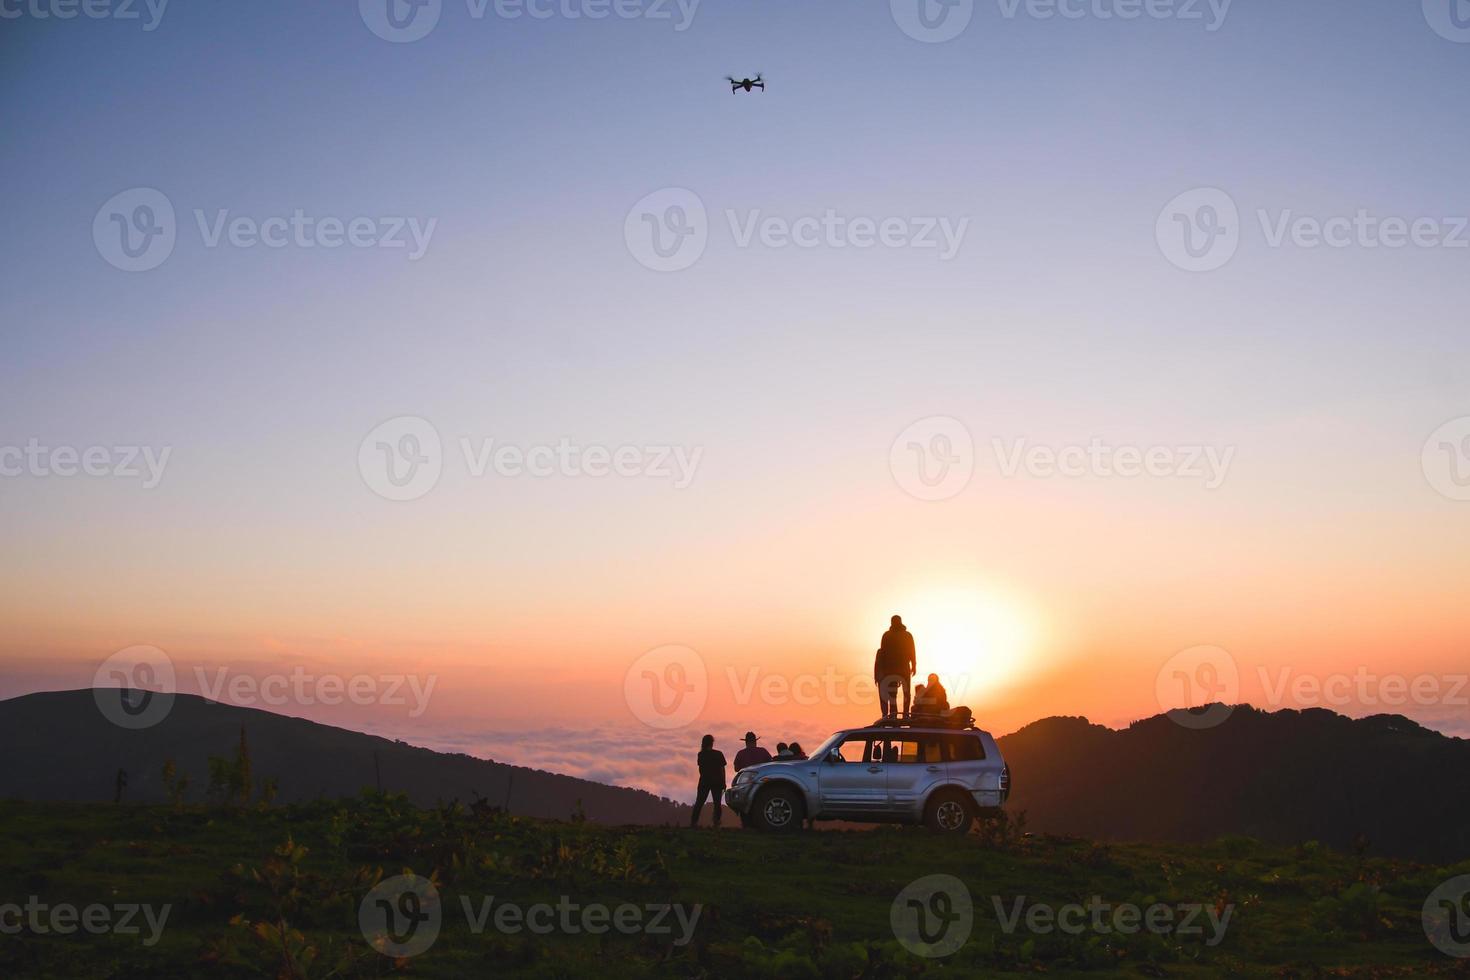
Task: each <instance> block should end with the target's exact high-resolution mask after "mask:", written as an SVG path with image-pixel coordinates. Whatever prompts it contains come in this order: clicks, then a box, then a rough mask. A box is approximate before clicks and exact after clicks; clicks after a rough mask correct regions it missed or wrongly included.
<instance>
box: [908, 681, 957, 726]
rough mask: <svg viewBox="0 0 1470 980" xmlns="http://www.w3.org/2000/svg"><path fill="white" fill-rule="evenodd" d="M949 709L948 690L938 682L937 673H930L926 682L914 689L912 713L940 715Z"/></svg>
mask: <svg viewBox="0 0 1470 980" xmlns="http://www.w3.org/2000/svg"><path fill="white" fill-rule="evenodd" d="M948 711H949V692H948V691H946V690H945V689H944V685H943V684H941V683H939V675H938V674H930V675H929V682H928V683H927V684H920V685H919V686H918V688H917V689H916V690H915V691H914V714H916V715H936V716H942V715H944V714H946V713H947V712H948Z"/></svg>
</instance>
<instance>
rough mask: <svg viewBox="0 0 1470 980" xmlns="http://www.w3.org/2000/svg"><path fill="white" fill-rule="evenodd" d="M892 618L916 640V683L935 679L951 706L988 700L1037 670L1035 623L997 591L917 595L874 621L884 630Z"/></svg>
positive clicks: (1028, 613)
mask: <svg viewBox="0 0 1470 980" xmlns="http://www.w3.org/2000/svg"><path fill="white" fill-rule="evenodd" d="M893 613H897V614H898V615H900V616H902V617H903V622H904V625H905V626H907V627H908V628H909V629H910V630H911V631H912V632H913V634H914V643H915V648H916V650H917V653H918V658H917V659H918V675H917V676H916V677H915V682H916V683H923V680H924V678H926V677H927V676H928V675H929V674H938V675H939V678H940V680H941V681H942V682H943V684H944V686H945V688H946V689H947V690H948V692H949V700H950V703H952V704H964V703H966V701H979V700H981V699H984V698H989V697H992V696H994V695H995V694H996V693H997V692H999V691H1002V690H1004V689H1006V688H1007V687H1009V686H1011V685H1012V684H1014V683H1015V682H1016V681H1018V680H1020V679H1021V678H1022V677H1024V676H1025V675H1026V674H1029V673H1031V672H1032V671H1033V670H1034V669H1035V668H1036V667H1037V666H1038V665H1037V663H1036V656H1037V652H1038V647H1039V638H1040V637H1039V632H1040V631H1039V628H1038V626H1037V617H1036V616H1035V614H1034V613H1032V611H1031V610H1030V609H1029V607H1028V604H1027V603H1025V602H1023V601H1021V600H1019V599H1017V598H1015V597H1014V596H1009V595H1005V594H1004V593H1002V592H999V591H997V590H995V589H991V588H987V587H978V586H977V587H974V588H960V587H954V586H949V587H945V588H939V589H924V590H920V591H916V592H914V593H913V594H912V595H910V596H908V597H907V598H904V599H902V600H900V601H898V602H897V603H895V604H894V605H893V606H892V608H891V609H885V612H884V614H883V615H881V616H879V617H877V621H878V622H880V623H883V624H885V625H886V623H887V619H888V616H889V615H892V614H893ZM874 645H875V646H876V644H874Z"/></svg>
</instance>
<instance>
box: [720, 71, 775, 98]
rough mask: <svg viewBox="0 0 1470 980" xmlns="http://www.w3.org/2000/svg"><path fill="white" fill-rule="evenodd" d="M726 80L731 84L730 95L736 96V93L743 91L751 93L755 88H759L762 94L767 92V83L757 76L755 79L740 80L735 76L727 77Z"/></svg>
mask: <svg viewBox="0 0 1470 980" xmlns="http://www.w3.org/2000/svg"><path fill="white" fill-rule="evenodd" d="M725 80H726V81H728V82H729V83H730V94H731V95H734V94H735V93H736V92H738V91H740V90H741V89H745V91H747V92H749V91H750V90H751V89H753V88H758V89H760V90H761V91H762V92H764V91H765V90H766V83H765V81H764V80H762V79H761V77H760V76H759V75H757V76H755V77H754V78H740V79H737V78H735V77H734V76H733V75H726V76H725Z"/></svg>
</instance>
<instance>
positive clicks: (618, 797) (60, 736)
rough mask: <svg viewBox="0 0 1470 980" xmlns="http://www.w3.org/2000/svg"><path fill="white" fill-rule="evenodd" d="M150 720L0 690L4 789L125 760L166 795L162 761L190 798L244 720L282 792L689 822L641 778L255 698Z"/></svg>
mask: <svg viewBox="0 0 1470 980" xmlns="http://www.w3.org/2000/svg"><path fill="white" fill-rule="evenodd" d="M173 698H174V700H173V704H172V707H171V708H170V709H169V712H168V714H167V716H166V717H164V719H163V720H162V721H160V722H159V723H158V724H156V725H153V726H152V727H148V728H142V729H138V730H128V729H125V728H120V727H118V726H117V725H114V724H113V723H112V722H110V721H108V720H107V718H106V717H105V716H104V715H103V714H102V712H101V711H100V710H99V709H98V706H97V703H96V701H95V699H94V697H93V693H92V691H91V690H83V691H52V692H46V693H41V694H28V695H24V696H22V697H18V698H12V699H10V700H8V701H0V745H3V746H5V748H6V752H7V759H6V761H5V764H4V765H3V766H0V797H6V798H17V799H27V800H71V801H93V800H97V801H102V800H107V801H110V800H112V799H113V794H114V787H115V780H116V776H117V772H118V770H119V769H121V770H125V771H126V772H127V780H128V785H127V789H126V792H125V795H124V799H125V800H127V801H129V802H161V801H163V800H164V799H166V791H165V788H164V785H163V775H162V774H163V765H164V762H165V760H168V759H172V760H173V761H174V763H175V765H176V766H177V768H178V771H179V772H180V773H181V774H183V775H186V776H188V777H189V780H190V790H189V795H188V799H189V800H191V801H199V800H202V799H203V798H204V794H205V790H206V788H207V785H208V781H209V766H208V760H209V757H210V756H221V757H225V758H233V756H234V753H235V750H236V747H237V745H238V744H239V741H240V730H241V728H242V727H243V728H244V729H245V732H246V736H247V739H248V743H249V748H250V756H251V768H252V770H253V773H254V775H255V777H256V779H257V781H258V780H259V779H260V778H273V779H275V780H276V781H277V784H278V795H277V797H276V799H277V800H279V801H280V802H283V803H285V802H296V801H301V800H310V799H315V798H319V797H342V796H355V795H357V794H358V793H360V792H361V791H362V790H363V789H371V788H375V787H378V786H381V788H382V789H384V790H386V791H389V792H402V793H406V794H407V795H408V797H409V798H410V799H412V800H413V801H414V802H415V803H419V804H424V805H427V804H432V803H436V802H447V801H449V800H451V799H458V800H459V801H460V802H462V803H466V804H468V803H471V802H473V801H474V800H475V798H476V797H477V796H482V797H484V798H485V799H487V800H488V801H489V802H490V803H492V804H494V805H496V806H505V805H507V804H508V808H509V810H510V811H511V812H512V813H516V814H522V815H526V816H535V817H554V818H562V819H565V818H566V817H569V816H571V815H572V814H573V813H574V812H575V811H577V810H578V808H579V807H580V809H581V810H582V811H583V812H584V813H585V814H586V815H587V817H588V818H589V819H592V820H596V821H599V822H602V823H614V824H662V823H685V822H687V821H688V819H689V816H688V814H689V810H688V807H687V806H685V805H683V804H679V803H675V802H673V801H671V800H666V799H663V798H661V797H657V796H654V795H653V794H652V793H648V792H646V791H644V790H638V789H628V788H626V787H622V786H609V785H606V784H604V783H596V782H592V781H590V780H586V779H578V778H576V777H573V776H564V775H560V774H558V773H549V772H544V771H542V770H539V769H527V768H524V767H521V766H512V765H506V764H503V763H499V762H491V761H489V760H485V759H476V758H474V757H473V756H468V755H464V754H461V753H452V754H451V753H444V752H435V751H433V750H431V749H424V748H419V747H417V746H413V745H409V744H407V743H405V742H399V741H395V740H393V739H387V738H382V737H380V736H377V735H367V734H363V733H362V732H354V731H350V730H348V729H345V728H334V727H332V726H330V725H322V724H318V723H317V722H314V721H308V720H306V719H304V718H292V717H290V716H287V715H278V714H274V713H272V712H269V711H262V710H260V709H257V708H242V707H237V706H234V705H229V704H223V703H218V702H214V701H209V700H207V699H205V698H202V697H199V696H197V695H192V694H176V695H174V696H173Z"/></svg>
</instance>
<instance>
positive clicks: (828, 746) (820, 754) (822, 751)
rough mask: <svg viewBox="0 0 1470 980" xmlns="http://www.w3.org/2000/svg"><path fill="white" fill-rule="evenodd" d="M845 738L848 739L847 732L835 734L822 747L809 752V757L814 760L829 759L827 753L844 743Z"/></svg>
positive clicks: (819, 746)
mask: <svg viewBox="0 0 1470 980" xmlns="http://www.w3.org/2000/svg"><path fill="white" fill-rule="evenodd" d="M845 737H847V732H833V733H832V734H831V735H830V736H829V737H828V738H827V741H825V742H823V743H822V744H821V745H818V746H817V747H816V749H814V750H813V751H811V752H809V753H808V756H809V757H810V758H813V759H825V758H827V753H828V752H830V751H831V750H832V748H833V746H835V745H836V744H837V743H838V742H840V741H842V740H843V739H844V738H845Z"/></svg>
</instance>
